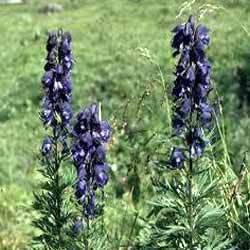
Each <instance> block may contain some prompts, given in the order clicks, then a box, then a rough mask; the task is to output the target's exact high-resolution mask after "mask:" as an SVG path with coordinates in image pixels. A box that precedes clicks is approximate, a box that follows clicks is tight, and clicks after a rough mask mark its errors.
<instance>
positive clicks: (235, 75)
mask: <svg viewBox="0 0 250 250" xmlns="http://www.w3.org/2000/svg"><path fill="white" fill-rule="evenodd" d="M48 2H50V4H49V5H48ZM183 2H184V1H182V0H71V1H70V0H68V1H67V0H61V1H59V0H57V1H56V0H54V1H53V4H51V1H46V0H44V1H38V0H29V1H28V0H26V1H25V3H24V4H21V5H7V4H6V5H5V4H0V69H1V70H0V89H1V91H0V249H8V250H9V249H23V248H24V246H25V245H26V244H27V242H28V241H29V239H30V238H31V237H32V234H33V229H32V227H31V226H30V222H31V220H32V215H33V212H32V209H31V203H32V199H33V198H32V191H33V190H35V189H36V187H37V183H38V179H39V176H38V175H37V173H36V167H37V164H38V161H37V155H38V153H39V146H40V142H41V140H42V138H43V135H44V134H45V131H44V130H43V128H42V125H41V122H40V121H39V115H38V113H39V108H40V100H41V97H42V89H41V83H40V79H41V76H42V74H43V65H44V62H45V56H46V51H45V43H46V36H47V32H48V31H49V30H55V29H57V28H63V29H64V30H68V31H70V32H71V34H72V37H73V53H74V58H75V66H74V70H73V98H74V101H73V102H74V110H75V112H77V111H78V110H79V109H80V108H81V107H82V106H85V105H87V104H88V103H89V102H93V101H98V102H101V103H102V109H103V111H102V113H103V114H102V116H103V117H104V118H105V119H108V120H109V121H110V122H111V123H112V125H113V127H114V132H113V140H112V143H111V145H109V149H110V150H109V152H110V153H109V163H110V165H111V170H112V174H111V178H110V179H111V182H110V184H109V185H108V187H107V206H106V210H105V213H106V215H105V220H106V223H107V226H108V227H109V228H110V232H111V234H113V235H115V236H114V237H116V236H117V235H118V236H117V237H118V238H119V237H120V236H121V235H122V237H124V239H125V238H126V237H128V236H129V237H136V232H137V231H136V230H135V231H133V232H132V233H131V231H130V228H131V226H132V224H133V222H134V218H135V216H136V214H137V213H139V214H140V216H143V215H144V214H146V212H147V207H146V202H147V200H149V199H150V197H151V194H152V190H151V188H150V186H151V183H150V169H149V168H148V166H147V157H148V156H149V155H150V154H153V152H154V150H155V147H157V144H151V143H148V140H150V136H151V134H154V133H156V131H163V133H164V132H166V131H167V126H168V125H169V124H168V119H167V117H168V116H167V112H166V107H164V106H162V105H161V100H162V97H163V91H162V87H161V75H160V74H159V68H160V69H161V72H162V76H163V77H164V79H165V82H166V85H167V88H168V89H170V88H171V84H172V80H173V76H172V71H173V69H174V65H175V62H174V60H173V59H172V56H171V53H172V52H171V47H170V41H171V32H170V31H171V29H172V28H173V27H174V26H175V25H176V24H177V23H179V22H183V21H185V20H186V18H187V16H188V15H189V14H190V13H191V12H193V13H195V14H197V13H203V12H202V11H201V12H199V8H201V10H205V13H204V16H203V17H202V19H201V22H202V23H204V24H206V26H207V27H209V29H210V35H211V44H210V47H209V49H208V55H209V59H210V61H211V62H212V64H213V73H212V78H213V79H214V85H215V87H216V90H217V92H218V97H219V100H220V102H221V103H222V106H223V107H224V117H225V126H226V136H227V137H226V139H227V143H228V146H229V153H230V155H231V158H232V161H233V162H232V163H233V166H235V169H237V168H238V167H239V164H240V162H241V160H242V157H241V156H242V153H243V152H245V151H246V150H249V146H250V136H249V133H250V116H249V112H250V2H249V0H238V1H237V0H224V1H222V0H221V1H216V0H211V1H205V0H204V1H203V0H200V1H198V0H197V1H190V3H191V2H194V3H193V4H192V5H190V8H185V9H182V7H185V6H184V5H182V4H183ZM54 3H57V4H58V5H55V4H54ZM181 10H183V11H181ZM180 11H181V13H180ZM178 14H180V15H178ZM147 53H148V54H147ZM128 127H129V128H130V129H127V128H128ZM135 131H136V136H135V135H134V134H133V133H135ZM140 131H146V132H145V133H144V132H140ZM166 136H167V135H166ZM169 147H170V146H169ZM166 152H167V150H166ZM135 159H136V160H135ZM124 220H125V221H124ZM137 230H139V228H138V229H137ZM119 235H120V236H119Z"/></svg>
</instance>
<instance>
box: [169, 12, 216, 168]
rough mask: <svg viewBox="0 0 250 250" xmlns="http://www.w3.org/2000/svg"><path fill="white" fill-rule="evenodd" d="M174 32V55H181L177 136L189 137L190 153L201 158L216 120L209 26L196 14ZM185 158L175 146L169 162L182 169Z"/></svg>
mask: <svg viewBox="0 0 250 250" xmlns="http://www.w3.org/2000/svg"><path fill="white" fill-rule="evenodd" d="M172 32H173V33H174V35H173V40H172V48H173V56H174V57H175V56H177V55H180V56H179V60H178V64H177V66H176V71H175V76H176V79H175V81H174V86H173V90H172V96H173V99H174V102H175V108H174V115H173V119H172V128H173V131H174V135H175V136H182V138H185V139H186V141H185V145H187V147H188V150H189V155H190V156H191V157H192V158H194V157H201V156H202V155H203V153H204V150H205V147H206V145H207V143H206V142H205V141H204V140H203V138H202V132H201V130H202V129H209V128H211V123H212V119H213V117H212V113H213V112H212V111H213V109H212V107H211V106H210V104H209V101H208V95H209V93H210V91H211V90H212V88H211V86H210V73H211V65H210V63H209V61H208V60H207V58H206V54H205V50H206V48H207V46H208V45H209V41H210V39H209V36H208V29H207V28H206V27H204V26H202V25H198V26H196V25H195V22H194V17H193V16H190V17H189V19H188V21H187V22H186V23H185V24H181V25H178V26H176V27H175V28H174V29H173V31H172ZM177 160H179V162H180V163H179V162H178V161H177ZM184 160H185V159H184V157H182V152H181V151H180V150H178V149H174V150H173V151H172V153H171V156H170V161H169V162H170V165H171V166H172V167H173V168H179V167H180V166H181V167H182V166H183V165H184ZM179 164H180V165H179Z"/></svg>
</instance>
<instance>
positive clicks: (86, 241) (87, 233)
mask: <svg viewBox="0 0 250 250" xmlns="http://www.w3.org/2000/svg"><path fill="white" fill-rule="evenodd" d="M86 222H87V227H86V234H85V239H84V245H85V250H89V239H88V238H89V218H88V217H86Z"/></svg>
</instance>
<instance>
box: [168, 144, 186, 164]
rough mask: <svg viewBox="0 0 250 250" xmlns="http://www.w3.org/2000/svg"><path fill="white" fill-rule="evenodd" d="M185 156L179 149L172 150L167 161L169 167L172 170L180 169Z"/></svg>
mask: <svg viewBox="0 0 250 250" xmlns="http://www.w3.org/2000/svg"><path fill="white" fill-rule="evenodd" d="M184 160H185V156H184V154H183V152H182V150H181V149H178V148H173V149H172V153H171V156H170V160H169V165H170V166H171V167H172V168H173V169H181V168H182V167H183V166H184Z"/></svg>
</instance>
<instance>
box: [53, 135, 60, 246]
mask: <svg viewBox="0 0 250 250" xmlns="http://www.w3.org/2000/svg"><path fill="white" fill-rule="evenodd" d="M54 142H55V172H54V174H55V188H56V192H55V198H56V221H55V223H56V228H57V235H58V244H57V246H58V249H60V244H61V242H62V237H61V228H62V224H61V192H60V176H59V168H60V161H59V159H58V140H57V135H56V131H54Z"/></svg>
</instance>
